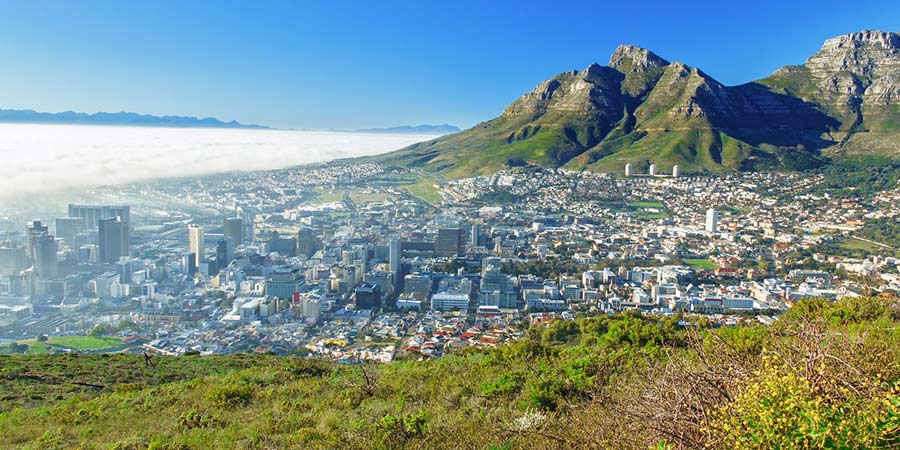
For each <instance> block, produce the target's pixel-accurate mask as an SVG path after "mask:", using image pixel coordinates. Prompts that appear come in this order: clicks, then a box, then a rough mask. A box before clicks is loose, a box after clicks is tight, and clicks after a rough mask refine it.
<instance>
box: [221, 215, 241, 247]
mask: <svg viewBox="0 0 900 450" xmlns="http://www.w3.org/2000/svg"><path fill="white" fill-rule="evenodd" d="M222 229H223V231H222V232H223V233H224V234H225V236H227V237H230V238H231V240H232V241H233V242H234V246H235V247H240V246H241V245H243V244H244V221H243V220H242V219H239V218H227V217H226V218H225V219H224V220H223V221H222Z"/></svg>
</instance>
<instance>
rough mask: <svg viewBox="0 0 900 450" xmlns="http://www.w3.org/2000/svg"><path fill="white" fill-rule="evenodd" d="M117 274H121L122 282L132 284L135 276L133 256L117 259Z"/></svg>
mask: <svg viewBox="0 0 900 450" xmlns="http://www.w3.org/2000/svg"><path fill="white" fill-rule="evenodd" d="M116 274H118V275H119V282H120V283H122V284H131V281H132V279H133V277H134V261H132V260H131V258H122V259H120V260H119V261H116Z"/></svg>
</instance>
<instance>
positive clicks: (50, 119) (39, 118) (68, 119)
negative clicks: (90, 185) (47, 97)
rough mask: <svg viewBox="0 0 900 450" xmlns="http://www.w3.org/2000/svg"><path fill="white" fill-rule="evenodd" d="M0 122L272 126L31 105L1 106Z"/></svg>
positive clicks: (244, 127) (261, 128)
mask: <svg viewBox="0 0 900 450" xmlns="http://www.w3.org/2000/svg"><path fill="white" fill-rule="evenodd" d="M0 123H28V124H59V125H112V126H147V127H177V128H242V129H254V130H266V129H271V128H269V127H266V126H262V125H253V124H243V123H240V122H238V121H235V120H232V121H230V122H223V121H221V120H219V119H216V118H212V117H206V118H197V117H194V116H174V115H167V116H154V115H150V114H138V113H133V112H126V111H122V112H117V113H110V112H96V113H90V114H89V113H82V112H75V111H63V112H59V113H49V112H38V111H34V110H31V109H0Z"/></svg>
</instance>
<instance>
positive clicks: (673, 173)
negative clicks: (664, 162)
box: [672, 164, 681, 178]
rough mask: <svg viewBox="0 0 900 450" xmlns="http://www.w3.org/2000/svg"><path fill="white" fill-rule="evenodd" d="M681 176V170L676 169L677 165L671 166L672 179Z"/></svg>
mask: <svg viewBox="0 0 900 450" xmlns="http://www.w3.org/2000/svg"><path fill="white" fill-rule="evenodd" d="M679 175H681V169H679V168H678V164H675V165H674V166H672V178H678V176H679Z"/></svg>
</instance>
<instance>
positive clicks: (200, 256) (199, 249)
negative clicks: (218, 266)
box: [188, 223, 206, 267]
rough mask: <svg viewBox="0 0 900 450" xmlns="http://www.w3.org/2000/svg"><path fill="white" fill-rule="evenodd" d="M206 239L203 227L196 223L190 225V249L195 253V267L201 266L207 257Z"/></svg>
mask: <svg viewBox="0 0 900 450" xmlns="http://www.w3.org/2000/svg"><path fill="white" fill-rule="evenodd" d="M204 239H205V238H204V236H203V227H201V226H200V225H197V224H194V223H192V224H189V225H188V250H189V251H190V252H191V253H193V254H194V266H195V267H200V264H201V263H202V262H203V260H205V259H206V243H205V242H204Z"/></svg>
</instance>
